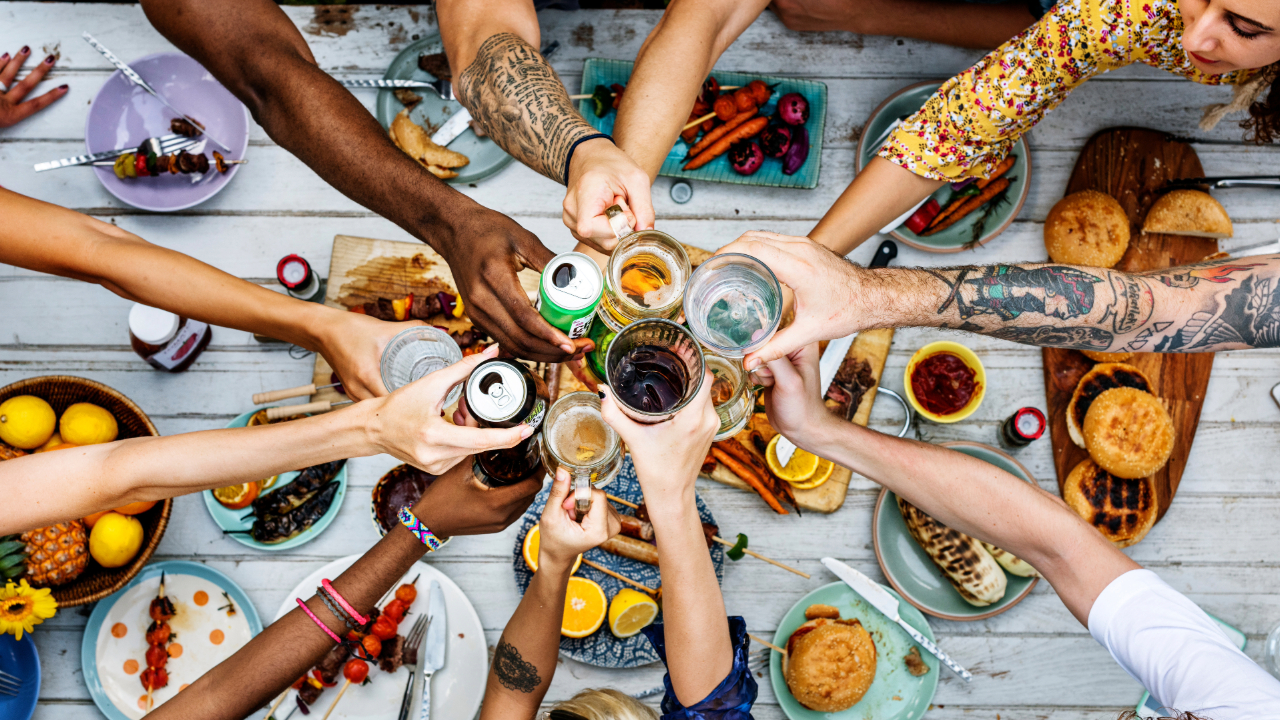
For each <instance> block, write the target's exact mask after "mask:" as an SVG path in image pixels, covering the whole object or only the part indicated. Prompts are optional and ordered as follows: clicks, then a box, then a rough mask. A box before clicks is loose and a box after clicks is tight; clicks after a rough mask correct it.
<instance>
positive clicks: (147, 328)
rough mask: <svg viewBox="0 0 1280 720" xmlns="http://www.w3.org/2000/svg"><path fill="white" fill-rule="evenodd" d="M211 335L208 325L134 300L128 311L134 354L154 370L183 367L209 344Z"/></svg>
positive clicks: (172, 370)
mask: <svg viewBox="0 0 1280 720" xmlns="http://www.w3.org/2000/svg"><path fill="white" fill-rule="evenodd" d="M212 338H213V330H212V328H210V327H209V325H208V324H207V323H203V322H200V321H199V320H188V319H187V318H184V317H181V316H178V315H174V314H173V313H171V312H169V311H167V310H160V309H158V308H153V307H149V306H147V305H143V304H141V303H134V305H133V309H131V310H130V311H129V344H130V345H132V346H133V351H134V352H136V353H138V357H140V358H142V359H143V360H146V361H147V362H148V363H150V364H151V367H153V368H155V369H157V370H164V371H165V372H182V371H183V370H186V369H187V368H189V367H191V363H193V362H195V361H196V358H197V357H199V356H200V353H202V352H204V349H205V348H207V347H209V341H210V340H211V339H212Z"/></svg>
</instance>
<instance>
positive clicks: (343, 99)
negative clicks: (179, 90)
mask: <svg viewBox="0 0 1280 720" xmlns="http://www.w3.org/2000/svg"><path fill="white" fill-rule="evenodd" d="M143 9H144V10H145V11H146V13H147V17H148V19H150V20H151V22H152V24H154V25H155V26H156V29H158V30H159V31H160V32H161V33H162V34H163V35H164V36H165V37H166V38H168V39H169V40H170V41H171V42H172V43H173V44H174V45H177V46H178V47H179V48H180V49H181V50H183V51H184V52H186V53H188V54H190V55H191V56H192V57H194V58H195V59H196V60H198V61H200V64H201V65H203V66H204V67H206V68H208V69H209V71H210V72H212V73H213V75H214V77H216V78H218V80H219V81H220V82H221V83H222V84H223V85H225V86H226V87H227V89H228V90H230V91H231V92H232V93H233V94H234V95H235V96H236V97H238V98H240V100H241V102H243V103H244V104H245V105H246V106H248V108H249V111H250V112H251V113H253V117H254V119H255V120H257V121H258V123H260V124H261V125H262V127H263V128H264V129H265V130H266V131H267V134H268V135H270V136H271V139H272V140H274V141H276V142H277V143H279V144H280V146H281V147H283V148H285V149H286V150H288V151H289V152H291V153H293V154H294V155H296V156H298V158H299V159H301V160H302V161H303V162H304V163H306V164H307V166H308V167H310V168H311V169H312V170H315V171H316V173H318V174H319V175H320V177H322V178H324V180H325V182H327V183H329V184H330V185H332V186H333V187H335V188H337V189H338V191H339V192H341V193H342V194H344V195H346V196H347V197H349V198H351V199H352V200H354V201H356V202H358V203H360V204H361V205H363V206H365V207H367V208H369V209H370V210H373V211H374V212H376V213H378V214H379V215H382V216H383V217H386V218H387V219H389V220H391V221H392V222H394V223H396V224H397V225H399V226H400V227H402V228H404V229H405V230H406V231H407V232H409V233H410V234H412V235H413V236H414V237H417V238H418V239H419V240H422V241H423V242H425V243H427V244H428V245H430V246H431V247H433V248H435V250H436V251H437V252H439V253H440V254H441V255H442V256H443V257H444V258H445V260H447V261H448V262H449V266H450V268H451V269H452V270H453V275H454V278H455V280H457V282H458V291H459V292H461V293H462V296H463V299H464V301H465V303H466V306H467V309H468V314H469V315H470V316H471V319H472V320H474V321H475V322H476V324H478V325H480V326H481V327H482V328H484V330H485V331H486V332H488V333H489V334H490V335H492V336H493V337H494V338H495V339H496V340H498V342H500V343H502V344H503V345H505V346H507V348H508V349H510V350H512V351H513V352H515V353H516V354H517V355H519V356H520V357H525V358H530V359H535V360H542V361H560V360H563V359H564V357H565V355H566V354H568V353H572V352H574V346H573V344H572V343H571V342H570V341H569V339H568V338H567V337H566V336H565V335H564V333H562V332H560V331H559V330H556V329H555V328H553V327H551V326H550V325H549V324H547V322H546V321H544V320H542V318H541V317H540V316H539V315H538V313H537V311H536V310H534V309H533V306H532V305H531V304H530V303H529V299H528V296H527V295H526V294H525V292H524V290H523V289H522V288H521V287H520V283H519V281H518V280H517V279H516V272H517V271H519V270H520V269H521V267H526V266H527V267H532V268H534V269H535V270H541V269H542V268H543V266H544V265H546V263H547V261H548V260H550V259H551V258H552V257H553V253H552V252H551V251H550V250H548V249H547V248H546V247H545V246H544V245H543V244H542V243H541V242H539V240H538V238H537V237H535V236H534V235H533V234H532V233H530V232H529V231H527V230H525V229H524V228H522V227H520V225H518V224H517V223H516V222H515V221H513V220H512V219H511V218H508V217H506V216H504V215H502V214H500V213H496V212H493V211H492V210H489V209H487V208H485V207H483V206H481V205H479V204H478V203H476V202H475V201H473V200H471V199H470V198H468V197H467V196H465V195H463V194H462V193H459V192H457V191H456V190H454V189H453V188H451V187H449V186H448V185H446V184H445V183H443V182H441V181H440V180H439V179H437V178H436V177H435V176H434V175H432V174H431V173H429V172H427V171H426V169H424V168H423V167H422V166H421V165H419V164H418V163H417V162H416V161H414V160H413V159H412V158H410V157H409V156H408V155H406V154H405V153H403V152H401V151H400V149H399V148H397V147H396V146H395V145H394V144H393V143H392V142H391V140H390V139H389V138H388V136H387V133H386V131H384V130H383V129H382V126H380V125H379V124H378V122H377V121H376V120H375V119H374V118H373V116H372V115H370V114H369V111H368V110H365V108H364V106H362V105H361V104H360V103H359V101H357V100H356V99H355V97H354V96H353V95H352V94H351V93H350V92H349V91H347V90H346V89H345V88H343V87H342V86H340V85H339V84H338V83H337V81H335V80H334V79H333V78H331V77H330V76H329V75H328V74H327V73H325V72H324V71H323V70H321V69H320V68H319V67H317V66H316V62H315V58H314V57H312V55H311V50H310V48H308V47H307V44H306V42H305V41H304V40H303V39H302V35H301V33H299V32H298V29H297V28H296V27H294V25H293V23H292V22H291V21H290V20H289V18H288V16H286V15H285V14H284V12H283V11H282V10H281V9H280V8H279V7H278V6H277V5H276V4H275V3H273V2H271V0H224V2H217V3H210V2H203V1H202V0H146V2H144V3H143ZM335 138H341V141H340V142H334V139H335Z"/></svg>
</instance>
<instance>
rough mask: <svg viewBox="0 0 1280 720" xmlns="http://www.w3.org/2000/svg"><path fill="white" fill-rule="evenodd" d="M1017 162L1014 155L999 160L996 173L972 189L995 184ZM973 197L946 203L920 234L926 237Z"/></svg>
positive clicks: (984, 187)
mask: <svg viewBox="0 0 1280 720" xmlns="http://www.w3.org/2000/svg"><path fill="white" fill-rule="evenodd" d="M1017 161H1018V158H1017V156H1015V155H1010V156H1008V157H1006V158H1005V159H1004V160H1001V161H1000V164H999V165H997V166H996V171H995V172H993V173H991V177H988V178H985V179H983V180H979V181H977V182H976V183H974V187H976V188H977V189H979V190H984V189H986V187H987V186H988V185H990V184H991V183H993V182H995V181H996V180H997V179H998V178H1000V176H1002V175H1004V174H1005V173H1007V172H1009V170H1011V169H1012V168H1013V164H1014V163H1015V162H1017ZM973 197H974V196H973V195H966V196H964V197H956V198H952V200H951V201H950V202H948V203H947V205H946V207H944V208H942V211H941V212H939V213H938V214H937V215H935V216H934V217H933V219H932V220H930V221H929V224H928V225H927V226H926V227H925V229H924V230H923V231H921V234H922V235H928V234H929V233H930V231H931V230H933V229H934V228H935V227H936V226H937V225H939V224H941V223H942V221H944V220H946V219H947V218H949V217H951V214H952V213H954V212H955V211H957V210H959V209H960V208H961V207H962V206H963V205H964V204H965V203H966V202H968V201H969V200H971V199H972V198H973Z"/></svg>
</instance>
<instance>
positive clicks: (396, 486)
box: [370, 464, 449, 543]
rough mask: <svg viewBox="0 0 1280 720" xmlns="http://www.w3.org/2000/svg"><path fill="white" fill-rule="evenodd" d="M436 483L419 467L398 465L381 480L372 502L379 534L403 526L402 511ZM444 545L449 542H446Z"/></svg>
mask: <svg viewBox="0 0 1280 720" xmlns="http://www.w3.org/2000/svg"><path fill="white" fill-rule="evenodd" d="M435 481H436V476H435V475H432V474H430V473H427V472H423V471H422V470H419V469H418V468H416V467H414V466H412V465H408V464H404V465H397V466H395V467H393V468H391V469H390V470H388V471H387V474H386V475H383V476H382V477H381V478H378V482H377V483H376V484H374V486H373V502H372V503H371V508H370V509H371V510H372V514H373V525H374V527H376V528H378V533H379V534H380V535H386V534H387V533H388V532H390V531H391V528H393V527H395V526H396V525H399V524H400V518H399V514H400V508H402V507H406V506H408V507H412V506H413V505H414V504H415V503H417V502H418V499H419V498H421V497H422V494H423V493H424V492H426V491H427V488H428V487H431V483H433V482H435ZM444 542H446V543H447V542H449V540H448V539H446V540H445V541H444Z"/></svg>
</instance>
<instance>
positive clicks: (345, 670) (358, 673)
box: [320, 658, 369, 720]
mask: <svg viewBox="0 0 1280 720" xmlns="http://www.w3.org/2000/svg"><path fill="white" fill-rule="evenodd" d="M368 676H369V664H368V663H366V662H365V661H363V660H361V659H360V658H351V659H350V660H348V661H347V662H346V664H345V665H343V666H342V677H343V679H344V682H343V683H342V689H341V690H339V691H338V697H336V698H334V699H333V702H332V703H330V704H329V709H328V710H325V712H324V717H323V718H320V720H329V715H330V714H332V713H333V709H334V708H336V707H338V703H339V702H340V701H341V700H342V696H343V695H345V694H346V692H347V688H349V687H351V683H362V682H364V679H365V678H367V677H368Z"/></svg>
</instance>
